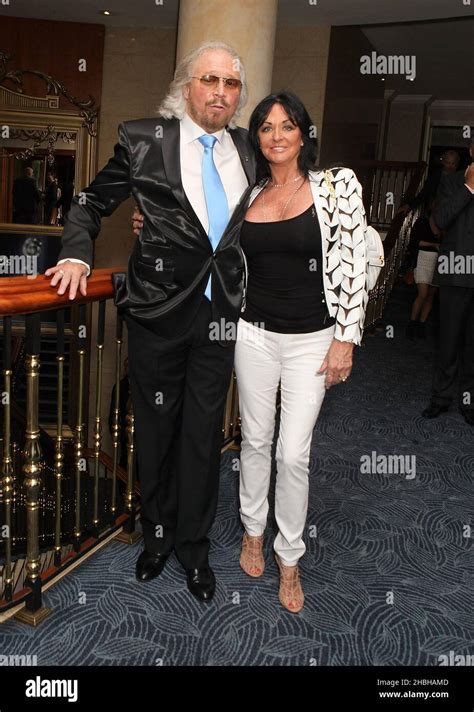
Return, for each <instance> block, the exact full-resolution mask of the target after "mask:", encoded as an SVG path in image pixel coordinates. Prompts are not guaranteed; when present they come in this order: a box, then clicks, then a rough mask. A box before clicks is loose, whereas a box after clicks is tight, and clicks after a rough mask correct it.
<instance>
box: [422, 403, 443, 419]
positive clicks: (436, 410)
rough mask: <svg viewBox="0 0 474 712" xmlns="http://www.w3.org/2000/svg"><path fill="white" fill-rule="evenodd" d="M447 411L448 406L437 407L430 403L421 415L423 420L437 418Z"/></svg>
mask: <svg viewBox="0 0 474 712" xmlns="http://www.w3.org/2000/svg"><path fill="white" fill-rule="evenodd" d="M448 410H449V405H437V404H436V403H430V404H429V406H428V408H425V409H424V411H423V413H422V414H421V415H422V416H423V418H437V417H438V416H439V415H441V413H446V412H447V411H448Z"/></svg>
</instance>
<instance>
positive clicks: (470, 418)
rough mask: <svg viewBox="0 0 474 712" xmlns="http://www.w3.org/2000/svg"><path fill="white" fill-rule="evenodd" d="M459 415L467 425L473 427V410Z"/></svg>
mask: <svg viewBox="0 0 474 712" xmlns="http://www.w3.org/2000/svg"><path fill="white" fill-rule="evenodd" d="M461 413H462V414H463V418H464V420H465V421H466V423H467V424H468V425H474V410H462V411H461Z"/></svg>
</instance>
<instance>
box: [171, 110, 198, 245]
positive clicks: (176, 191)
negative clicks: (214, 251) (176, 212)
mask: <svg viewBox="0 0 474 712" xmlns="http://www.w3.org/2000/svg"><path fill="white" fill-rule="evenodd" d="M163 128H164V131H163V140H162V144H161V145H162V152H163V165H164V168H165V173H166V178H167V181H168V185H169V187H170V188H171V191H172V192H173V195H174V197H175V198H176V200H177V201H178V203H179V204H180V205H181V207H182V208H183V209H184V210H185V211H186V212H187V213H188V215H189V216H190V217H191V218H192V220H193V222H194V223H195V224H196V227H198V228H199V232H200V233H201V234H202V236H203V237H204V238H205V239H206V241H207V242H209V238H208V236H207V234H206V231H205V230H204V227H203V225H202V223H201V221H200V220H199V218H198V216H197V215H196V213H195V212H194V210H193V206H192V205H191V203H190V202H189V200H188V198H187V196H186V193H185V192H184V188H183V181H182V178H181V150H180V140H179V139H180V133H179V132H180V122H179V120H178V119H171V120H170V121H164V122H163Z"/></svg>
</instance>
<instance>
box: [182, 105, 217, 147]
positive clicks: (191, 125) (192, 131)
mask: <svg viewBox="0 0 474 712" xmlns="http://www.w3.org/2000/svg"><path fill="white" fill-rule="evenodd" d="M225 131H226V130H225V128H223V129H220V130H219V131H215V132H214V133H212V134H209V135H210V136H215V137H216V139H217V140H218V142H219V143H222V139H223V138H224V134H225ZM205 133H207V132H206V131H204V129H203V128H202V127H201V126H199V125H198V124H197V123H196V122H195V121H193V120H192V118H191V117H190V116H189V114H187V113H186V112H185V113H184V116H183V118H182V119H181V137H182V139H183V141H184V143H192V142H193V141H196V140H197V139H198V138H200V137H201V136H202V135H203V134H205Z"/></svg>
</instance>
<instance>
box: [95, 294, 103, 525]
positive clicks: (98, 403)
mask: <svg viewBox="0 0 474 712" xmlns="http://www.w3.org/2000/svg"><path fill="white" fill-rule="evenodd" d="M104 336H105V300H102V301H100V302H99V314H98V323H97V372H96V393H95V420H94V514H93V518H92V532H93V535H94V536H95V538H96V539H98V538H99V464H100V448H101V445H102V417H101V414H100V411H101V407H102V362H103V355H104Z"/></svg>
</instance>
